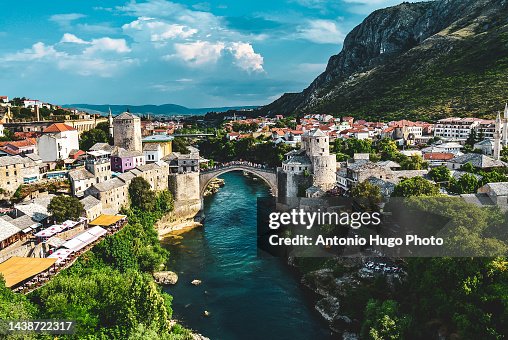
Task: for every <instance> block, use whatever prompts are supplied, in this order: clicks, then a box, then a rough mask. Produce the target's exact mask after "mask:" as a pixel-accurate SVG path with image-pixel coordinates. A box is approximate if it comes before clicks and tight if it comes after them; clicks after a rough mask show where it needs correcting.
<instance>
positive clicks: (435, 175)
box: [429, 165, 451, 183]
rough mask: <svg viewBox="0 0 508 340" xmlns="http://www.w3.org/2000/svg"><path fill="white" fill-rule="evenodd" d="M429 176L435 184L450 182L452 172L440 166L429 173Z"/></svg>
mask: <svg viewBox="0 0 508 340" xmlns="http://www.w3.org/2000/svg"><path fill="white" fill-rule="evenodd" d="M429 176H430V178H432V180H433V181H435V182H438V183H439V182H448V181H449V180H450V177H451V172H450V170H449V169H448V168H447V167H446V166H444V165H441V166H438V167H435V168H433V169H432V170H430V171H429Z"/></svg>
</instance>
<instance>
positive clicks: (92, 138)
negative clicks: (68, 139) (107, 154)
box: [79, 129, 109, 151]
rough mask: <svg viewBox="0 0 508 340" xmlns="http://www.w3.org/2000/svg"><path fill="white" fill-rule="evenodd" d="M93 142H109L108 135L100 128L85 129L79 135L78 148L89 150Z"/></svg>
mask: <svg viewBox="0 0 508 340" xmlns="http://www.w3.org/2000/svg"><path fill="white" fill-rule="evenodd" d="M95 143H109V136H108V134H107V133H106V132H104V131H103V130H101V129H92V130H88V131H85V132H83V133H82V134H81V136H80V141H79V148H80V149H81V150H85V151H86V150H89V149H90V148H91V147H92V146H93V145H94V144H95Z"/></svg>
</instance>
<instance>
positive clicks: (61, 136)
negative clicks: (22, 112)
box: [37, 123, 79, 162]
mask: <svg viewBox="0 0 508 340" xmlns="http://www.w3.org/2000/svg"><path fill="white" fill-rule="evenodd" d="M42 133H43V134H42V136H40V137H39V138H38V139H37V150H38V151H39V156H40V157H41V159H42V160H43V161H44V162H54V161H57V160H65V159H67V158H69V153H70V152H71V150H79V140H78V131H77V130H76V129H74V128H73V127H70V126H69V125H66V124H63V123H55V124H52V125H50V126H48V127H47V128H46V129H44V130H43V131H42Z"/></svg>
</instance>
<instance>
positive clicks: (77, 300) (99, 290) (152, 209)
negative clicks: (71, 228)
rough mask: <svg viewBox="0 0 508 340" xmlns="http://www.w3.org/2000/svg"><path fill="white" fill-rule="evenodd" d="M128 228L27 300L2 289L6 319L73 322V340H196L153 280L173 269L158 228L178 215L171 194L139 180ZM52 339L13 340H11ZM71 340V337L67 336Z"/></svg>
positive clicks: (0, 311)
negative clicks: (165, 217)
mask: <svg viewBox="0 0 508 340" xmlns="http://www.w3.org/2000/svg"><path fill="white" fill-rule="evenodd" d="M129 193H130V194H131V195H132V194H133V193H136V194H137V195H138V196H137V197H136V198H134V197H132V196H131V201H132V205H131V208H130V209H128V210H125V211H124V213H125V214H127V216H128V224H127V225H126V226H125V227H124V228H123V229H122V230H121V231H119V232H118V233H116V234H114V235H111V236H107V237H106V238H105V239H104V240H102V241H101V242H100V243H99V244H97V245H96V246H95V247H94V248H93V249H92V250H90V251H88V252H86V253H85V254H83V255H82V256H81V257H80V258H79V260H78V261H77V262H76V263H75V264H74V265H73V266H72V267H70V268H68V269H66V270H64V271H62V272H61V273H60V274H59V275H57V276H56V277H54V278H53V279H52V280H51V281H50V282H49V283H48V284H46V285H45V286H43V287H42V288H40V289H38V290H36V291H34V292H33V293H31V294H29V295H28V296H24V295H19V294H14V293H12V292H11V291H10V290H9V289H7V288H5V285H4V283H3V282H2V283H1V284H0V286H1V288H0V319H17V318H21V319H52V318H55V319H69V320H76V321H77V328H76V330H77V332H76V334H75V335H73V336H69V337H70V338H87V339H171V340H177V339H178V340H180V339H192V334H191V332H190V331H189V330H187V329H185V328H183V327H181V326H180V325H178V324H176V323H175V322H174V321H172V319H171V316H172V308H171V300H172V297H171V296H170V295H169V294H167V293H165V292H163V291H162V290H161V288H160V287H159V286H158V285H157V284H156V283H155V281H154V279H153V277H152V275H151V273H152V272H154V271H156V270H159V269H160V268H162V267H163V266H164V264H165V263H167V260H168V256H169V253H168V251H167V250H165V249H163V248H162V247H161V245H160V243H159V240H158V237H157V232H156V231H155V229H154V223H155V222H156V221H157V220H158V219H160V218H161V217H162V216H163V215H164V214H166V213H168V212H170V211H171V210H172V208H173V204H172V202H173V199H172V196H171V194H170V193H169V192H168V191H163V192H161V193H159V194H156V193H154V192H153V191H151V190H150V186H149V185H148V183H147V182H146V181H145V180H144V179H142V178H140V177H137V178H136V179H134V180H133V181H132V183H131V185H130V187H129ZM45 337H47V338H52V337H49V336H44V335H26V334H25V335H12V336H11V338H13V339H14V338H19V339H26V338H45ZM62 338H65V336H62Z"/></svg>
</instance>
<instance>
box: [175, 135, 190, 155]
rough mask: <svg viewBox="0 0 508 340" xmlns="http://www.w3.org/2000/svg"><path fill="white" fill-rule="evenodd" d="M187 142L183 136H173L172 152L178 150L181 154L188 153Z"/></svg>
mask: <svg viewBox="0 0 508 340" xmlns="http://www.w3.org/2000/svg"><path fill="white" fill-rule="evenodd" d="M187 147H188V144H187V143H186V141H185V140H184V139H183V138H175V139H173V143H172V150H173V152H179V153H181V154H189V153H190V151H189V149H188V148H187Z"/></svg>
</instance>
